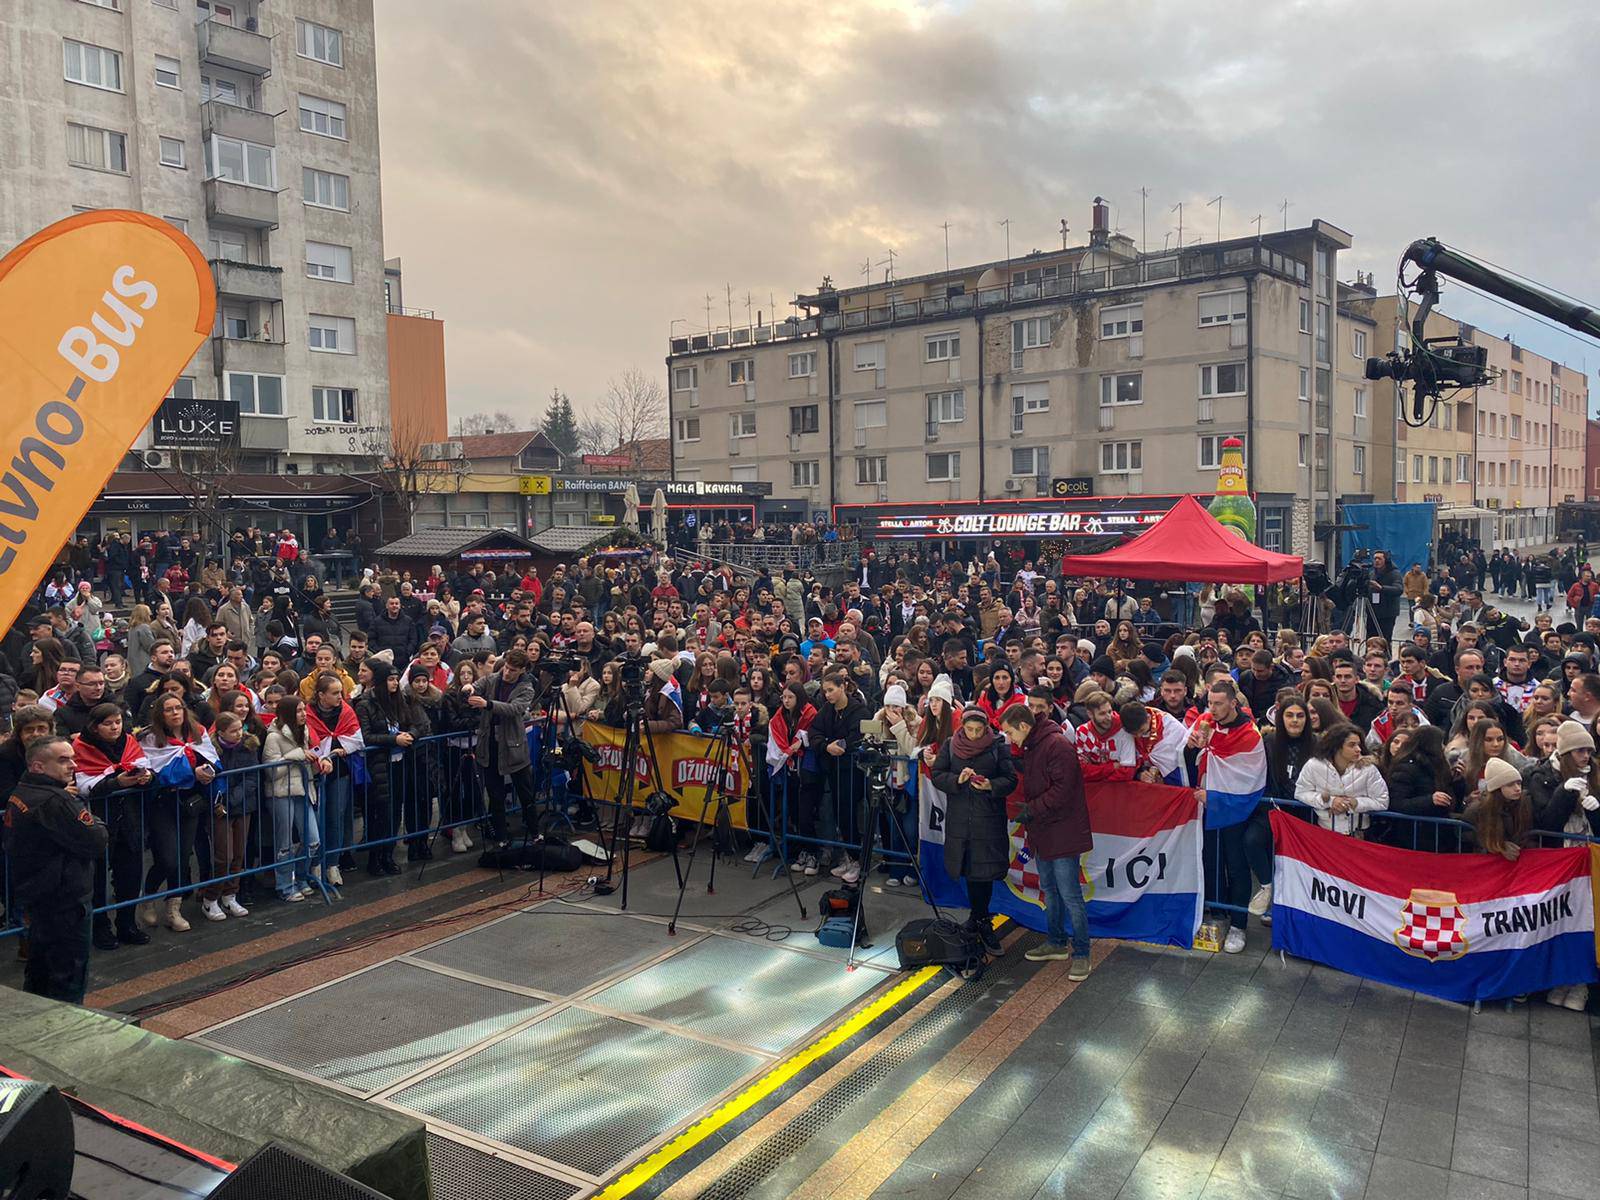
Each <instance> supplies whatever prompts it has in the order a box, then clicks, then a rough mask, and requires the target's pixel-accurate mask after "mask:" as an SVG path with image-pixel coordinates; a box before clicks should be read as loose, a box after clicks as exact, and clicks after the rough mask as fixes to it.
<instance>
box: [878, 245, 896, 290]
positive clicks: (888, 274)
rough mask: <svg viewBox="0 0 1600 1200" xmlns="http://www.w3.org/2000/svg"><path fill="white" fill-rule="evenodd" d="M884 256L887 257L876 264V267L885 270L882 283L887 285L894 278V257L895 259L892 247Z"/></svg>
mask: <svg viewBox="0 0 1600 1200" xmlns="http://www.w3.org/2000/svg"><path fill="white" fill-rule="evenodd" d="M886 254H887V257H885V258H884V259H882V260H881V261H880V262H879V263H878V265H879V266H880V267H883V268H885V270H884V272H883V281H884V282H885V283H888V282H889V281H890V280H891V279H893V278H894V257H895V250H894V247H893V246H890V247H889V249H888V250H887V251H886Z"/></svg>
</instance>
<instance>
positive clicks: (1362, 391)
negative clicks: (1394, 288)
mask: <svg viewBox="0 0 1600 1200" xmlns="http://www.w3.org/2000/svg"><path fill="white" fill-rule="evenodd" d="M1350 244H1351V240H1350V236H1349V235H1348V234H1346V233H1344V232H1343V231H1342V230H1340V229H1338V228H1336V227H1335V226H1332V225H1329V224H1327V223H1325V222H1321V221H1318V222H1314V223H1313V224H1312V225H1310V226H1308V227H1306V228H1302V229H1294V230H1289V231H1286V232H1283V233H1275V234H1268V235H1265V236H1264V237H1262V238H1260V239H1259V240H1258V239H1254V238H1251V239H1242V240H1236V241H1226V242H1222V243H1219V244H1212V245H1199V246H1193V247H1187V248H1185V249H1184V250H1182V251H1181V252H1179V251H1171V252H1163V253H1154V252H1152V253H1148V254H1140V253H1139V251H1138V248H1137V246H1136V245H1135V244H1134V243H1133V242H1132V241H1131V239H1129V238H1127V237H1124V236H1121V235H1114V234H1111V233H1110V232H1109V231H1108V229H1107V227H1106V220H1105V212H1104V208H1103V206H1097V210H1096V215H1095V223H1094V229H1093V232H1092V233H1091V237H1090V241H1089V244H1088V245H1086V246H1077V247H1070V248H1067V249H1065V250H1058V251H1050V252H1044V253H1034V254H1029V255H1025V256H1020V257H1017V258H1014V259H1012V260H1010V261H1001V262H993V263H984V264H979V265H975V266H970V267H958V268H954V269H952V270H951V271H949V272H947V273H946V272H941V273H937V274H932V275H922V276H917V277H915V278H911V279H903V280H893V281H888V282H885V283H881V284H874V285H872V286H870V287H866V286H863V287H857V288H850V289H840V290H835V289H833V288H832V287H831V286H826V285H825V286H824V287H822V288H819V289H818V290H817V291H816V292H814V293H811V294H808V295H802V296H800V297H798V298H797V300H796V304H797V305H798V307H799V308H800V309H801V310H802V311H803V312H804V314H805V315H804V316H803V317H798V318H795V319H792V320H789V321H783V322H775V323H768V324H758V325H755V326H750V327H746V328H737V329H719V330H714V331H710V332H708V333H705V334H697V335H685V336H678V337H675V338H672V339H671V341H670V353H669V356H668V359H667V368H668V383H669V388H670V397H671V408H672V430H671V432H672V448H673V467H674V473H675V475H676V477H678V478H687V479H724V478H732V479H735V480H741V479H742V480H749V481H764V482H769V483H771V484H772V487H773V494H772V498H771V499H770V500H768V501H767V502H766V504H765V505H764V506H763V509H764V515H769V516H770V515H781V516H784V517H787V518H789V519H810V518H813V517H815V516H816V515H818V514H828V515H833V516H838V517H841V518H844V519H850V518H851V517H853V516H854V515H855V514H856V513H858V512H860V511H864V510H859V509H856V508H855V507H854V506H858V505H890V504H907V503H913V502H915V503H939V502H953V501H962V502H968V503H974V502H976V503H999V502H1004V501H1012V502H1020V501H1023V500H1028V499H1033V498H1044V499H1046V500H1048V498H1049V497H1050V491H1051V485H1052V481H1053V480H1072V481H1073V486H1074V487H1075V488H1076V489H1077V491H1076V492H1075V494H1080V495H1082V494H1089V495H1093V496H1095V497H1119V496H1128V495H1170V494H1173V493H1181V492H1191V493H1207V492H1212V491H1214V490H1215V488H1216V481H1217V463H1218V459H1219V457H1220V451H1221V444H1222V442H1223V441H1224V440H1225V439H1226V438H1227V437H1229V436H1230V435H1231V436H1238V437H1240V438H1242V439H1244V441H1245V445H1246V465H1247V468H1248V471H1249V478H1250V485H1251V488H1252V490H1253V491H1254V492H1255V493H1256V498H1257V505H1258V509H1259V513H1260V519H1259V522H1258V538H1259V540H1260V541H1261V542H1262V543H1263V544H1265V545H1268V546H1271V547H1274V548H1282V549H1285V550H1293V551H1296V552H1307V553H1315V554H1316V555H1317V556H1321V554H1322V553H1324V552H1325V548H1326V547H1325V543H1326V539H1327V537H1328V531H1327V529H1326V528H1324V529H1322V530H1318V529H1317V528H1316V526H1317V523H1318V522H1322V523H1324V525H1326V523H1329V522H1331V521H1332V520H1333V518H1334V502H1335V501H1336V500H1338V499H1346V498H1361V499H1369V498H1372V497H1373V496H1374V495H1377V497H1378V498H1381V499H1387V498H1389V496H1390V493H1391V492H1392V489H1393V471H1394V468H1393V450H1392V435H1390V436H1389V438H1388V447H1387V448H1386V449H1384V450H1383V452H1382V453H1375V452H1374V448H1373V443H1372V441H1371V439H1372V437H1373V436H1375V435H1376V434H1387V433H1388V430H1387V428H1386V425H1387V423H1388V421H1391V420H1392V407H1391V408H1390V410H1389V412H1390V416H1389V417H1388V418H1382V417H1380V416H1379V415H1378V413H1377V411H1376V409H1375V408H1372V407H1369V405H1370V398H1371V397H1372V395H1373V393H1372V391H1371V389H1370V387H1368V386H1367V385H1365V383H1364V382H1363V381H1362V380H1361V378H1360V376H1361V368H1362V364H1361V363H1360V362H1358V361H1357V359H1356V358H1355V352H1356V349H1357V345H1358V340H1357V337H1356V336H1355V334H1354V333H1352V332H1350V330H1353V329H1355V328H1360V329H1361V330H1362V331H1364V337H1365V338H1366V339H1367V341H1369V342H1370V341H1371V340H1372V338H1373V337H1374V334H1373V333H1372V329H1373V325H1372V322H1371V318H1370V317H1369V316H1366V315H1364V314H1363V315H1358V316H1353V315H1350V314H1348V313H1346V312H1344V311H1342V310H1341V308H1340V306H1339V305H1338V304H1337V303H1336V292H1337V285H1336V283H1335V279H1336V260H1337V254H1338V251H1339V250H1341V249H1345V248H1347V247H1348V246H1349V245H1350ZM825 284H826V281H825ZM1358 410H1361V415H1359V416H1358ZM1315 543H1323V544H1322V545H1317V544H1315Z"/></svg>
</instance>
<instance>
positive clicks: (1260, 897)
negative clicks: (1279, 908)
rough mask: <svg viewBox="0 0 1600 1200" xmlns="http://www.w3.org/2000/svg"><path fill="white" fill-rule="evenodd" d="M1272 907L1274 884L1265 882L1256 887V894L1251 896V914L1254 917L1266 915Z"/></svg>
mask: <svg viewBox="0 0 1600 1200" xmlns="http://www.w3.org/2000/svg"><path fill="white" fill-rule="evenodd" d="M1271 908H1272V885H1271V884H1270V883H1263V884H1262V885H1261V886H1260V887H1258V888H1257V889H1256V894H1255V895H1254V896H1251V897H1250V915H1251V916H1252V917H1260V916H1265V915H1266V914H1267V912H1268V911H1269V910H1270V909H1271Z"/></svg>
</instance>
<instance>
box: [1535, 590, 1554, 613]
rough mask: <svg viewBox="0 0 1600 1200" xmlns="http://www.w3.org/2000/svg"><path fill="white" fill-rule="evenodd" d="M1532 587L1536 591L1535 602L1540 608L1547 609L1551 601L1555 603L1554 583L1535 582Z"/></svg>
mask: <svg viewBox="0 0 1600 1200" xmlns="http://www.w3.org/2000/svg"><path fill="white" fill-rule="evenodd" d="M1533 588H1534V591H1535V592H1536V593H1538V599H1537V600H1536V601H1535V603H1536V604H1538V606H1539V608H1540V609H1541V610H1543V609H1547V608H1549V607H1550V606H1551V605H1552V604H1553V603H1555V585H1554V584H1549V583H1536V584H1534V585H1533Z"/></svg>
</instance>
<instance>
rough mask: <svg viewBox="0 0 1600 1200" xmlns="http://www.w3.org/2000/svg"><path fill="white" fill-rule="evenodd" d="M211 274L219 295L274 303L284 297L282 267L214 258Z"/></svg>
mask: <svg viewBox="0 0 1600 1200" xmlns="http://www.w3.org/2000/svg"><path fill="white" fill-rule="evenodd" d="M211 276H212V278H213V279H214V280H216V284H217V295H219V296H227V297H230V298H232V299H237V300H264V301H269V302H271V303H274V304H275V303H278V302H280V301H281V300H282V299H283V268H282V267H258V266H256V265H255V264H253V263H241V262H230V261H228V260H227V259H225V258H214V259H212V260H211Z"/></svg>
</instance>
